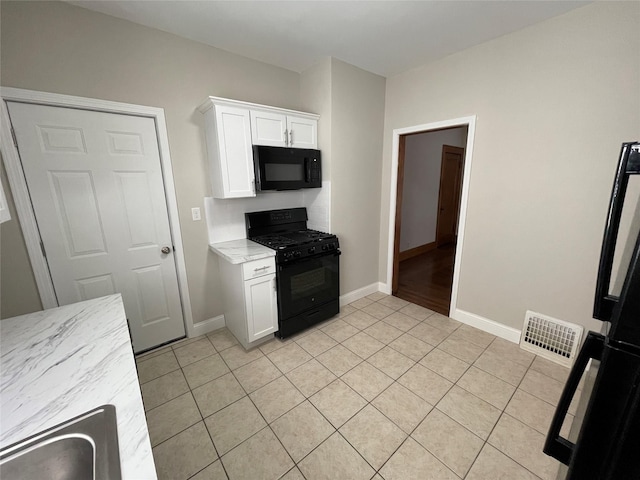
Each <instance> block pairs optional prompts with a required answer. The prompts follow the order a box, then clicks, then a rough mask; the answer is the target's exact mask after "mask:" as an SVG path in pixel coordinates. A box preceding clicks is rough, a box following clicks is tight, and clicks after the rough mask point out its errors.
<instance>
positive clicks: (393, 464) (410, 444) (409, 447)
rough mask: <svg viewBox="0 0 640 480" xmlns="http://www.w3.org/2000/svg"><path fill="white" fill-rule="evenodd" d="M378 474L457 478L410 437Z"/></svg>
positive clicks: (404, 479)
mask: <svg viewBox="0 0 640 480" xmlns="http://www.w3.org/2000/svg"><path fill="white" fill-rule="evenodd" d="M380 474H381V475H382V476H383V477H384V479H385V480H458V477H457V476H456V475H455V474H454V473H453V472H452V471H451V470H449V469H448V468H447V467H446V466H445V465H444V464H443V463H441V462H440V461H438V459H437V458H436V457H434V456H433V455H431V454H430V453H429V452H427V451H426V450H425V449H424V448H422V447H421V446H420V445H419V444H418V442H416V441H415V440H413V439H412V438H411V437H409V438H407V440H406V441H405V442H404V443H403V444H402V446H401V447H400V448H399V449H398V450H397V451H396V453H394V454H393V456H392V457H391V459H390V460H389V461H388V462H387V463H386V464H385V465H384V467H382V468H381V469H380ZM487 480H488V479H487Z"/></svg>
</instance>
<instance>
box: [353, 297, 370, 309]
mask: <svg viewBox="0 0 640 480" xmlns="http://www.w3.org/2000/svg"><path fill="white" fill-rule="evenodd" d="M372 303H373V300H371V299H370V298H367V297H363V298H359V299H358V300H356V301H355V302H351V303H350V304H349V305H351V306H352V307H354V308H358V309H361V308H364V307H366V306H367V305H371V304H372Z"/></svg>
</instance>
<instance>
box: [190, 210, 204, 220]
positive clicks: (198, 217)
mask: <svg viewBox="0 0 640 480" xmlns="http://www.w3.org/2000/svg"><path fill="white" fill-rule="evenodd" d="M191 218H192V219H193V221H194V222H197V221H198V220H202V216H201V215H200V208H198V207H193V208H192V209H191Z"/></svg>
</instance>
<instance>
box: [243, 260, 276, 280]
mask: <svg viewBox="0 0 640 480" xmlns="http://www.w3.org/2000/svg"><path fill="white" fill-rule="evenodd" d="M275 272H276V262H275V259H274V258H273V257H269V258H263V259H262V260H254V261H253V262H247V263H243V264H242V278H243V279H244V280H250V279H252V278H257V277H261V276H263V275H268V274H272V273H275Z"/></svg>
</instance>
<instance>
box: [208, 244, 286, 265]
mask: <svg viewBox="0 0 640 480" xmlns="http://www.w3.org/2000/svg"><path fill="white" fill-rule="evenodd" d="M209 248H210V249H211V250H212V251H213V252H215V253H217V254H218V255H220V256H221V257H222V258H224V259H225V260H226V261H227V262H229V263H233V264H236V263H245V262H250V261H252V260H260V259H262V258H267V257H275V255H276V251H275V250H273V249H272V248H269V247H265V246H264V245H260V244H259V243H256V242H252V241H251V240H247V239H246V238H241V239H239V240H231V241H229V242H220V243H210V244H209Z"/></svg>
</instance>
